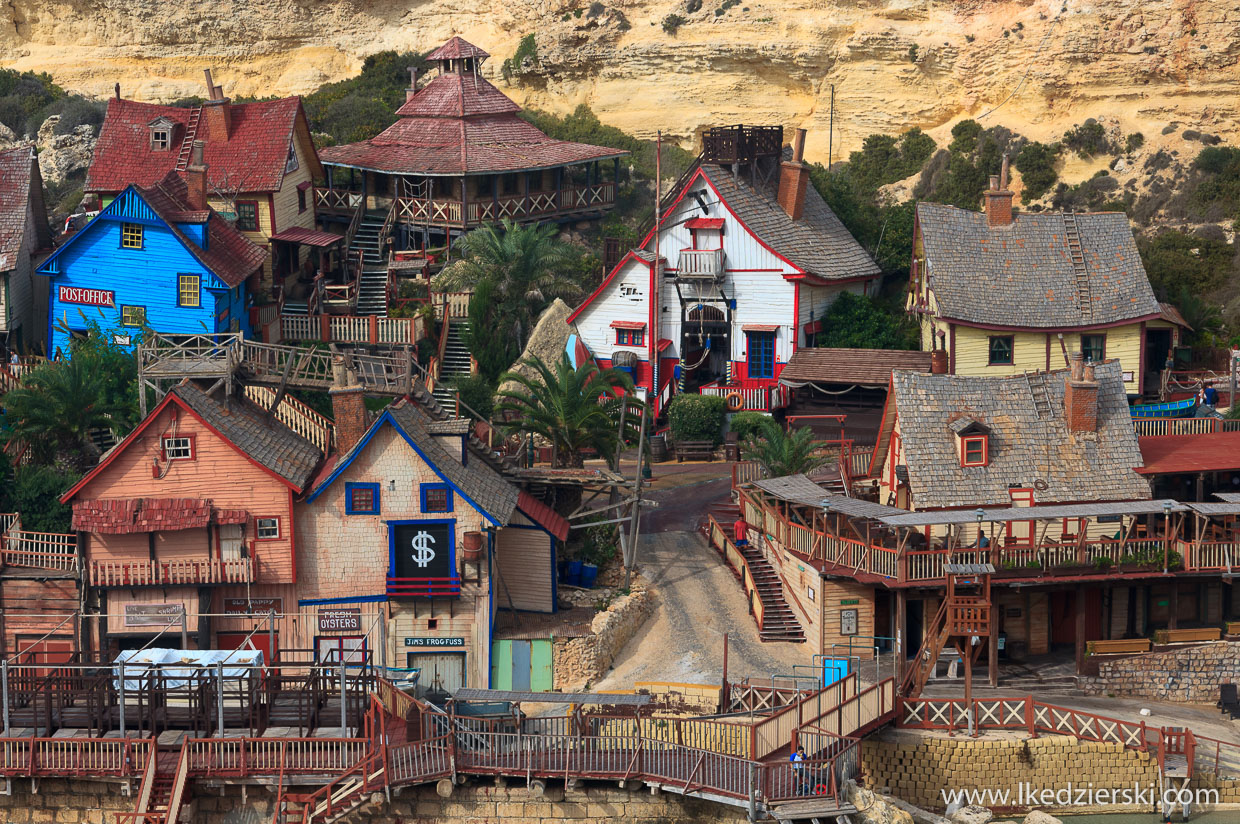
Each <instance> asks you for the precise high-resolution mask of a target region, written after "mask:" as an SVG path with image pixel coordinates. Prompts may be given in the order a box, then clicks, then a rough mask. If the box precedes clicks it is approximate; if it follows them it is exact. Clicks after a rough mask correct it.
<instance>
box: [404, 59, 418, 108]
mask: <svg viewBox="0 0 1240 824" xmlns="http://www.w3.org/2000/svg"><path fill="white" fill-rule="evenodd" d="M407 68H408V69H409V88H407V89H405V102H406V103H408V102H409V101H410V100H413V96H414V95H415V94H417V93H418V67H417V66H408V67H407Z"/></svg>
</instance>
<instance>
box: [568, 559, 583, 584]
mask: <svg viewBox="0 0 1240 824" xmlns="http://www.w3.org/2000/svg"><path fill="white" fill-rule="evenodd" d="M564 583H566V584H572V585H573V586H575V587H576V586H581V561H569V562H568V574H567V575H565V576H564Z"/></svg>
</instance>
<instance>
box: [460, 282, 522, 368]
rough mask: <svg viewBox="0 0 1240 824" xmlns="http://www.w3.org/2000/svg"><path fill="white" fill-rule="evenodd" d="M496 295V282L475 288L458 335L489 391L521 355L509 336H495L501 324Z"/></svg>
mask: <svg viewBox="0 0 1240 824" xmlns="http://www.w3.org/2000/svg"><path fill="white" fill-rule="evenodd" d="M495 292H496V284H495V281H493V280H490V279H489V278H488V279H484V280H482V281H481V282H479V283H478V285H477V286H476V287H475V288H474V293H473V295H472V296H470V298H469V326H468V327H467V328H466V329H464V330H463V332H462V335H461V337H462V339H463V340H464V342H465V345H466V346H468V347H469V352H470V354H471V355H473V356H474V362H475V363H476V364H477V365H478V377H479V378H481V379H482V380H483V381H484V382H485V383H486V384H488V385H489V386H490V387H491V389H494V388H495V385H496V379H497V378H498V377H499V376H500V374H502V373H503V372H506V371H508V369H509V368H511V367H512V364H513V361H515V360H516V359H517V358H518V357H520V355H521V347H520V345H519V343H518V341H517V340H516V339H515V338H514V337H513V336H512V335H497V334H495V330H496V329H499V328H500V327H501V326H502V325H503V323H504V311H503V307H502V306H501V305H500V303H499V301H498V300H497V297H498V296H497V295H496V294H495Z"/></svg>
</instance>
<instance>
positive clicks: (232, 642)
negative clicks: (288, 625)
mask: <svg viewBox="0 0 1240 824" xmlns="http://www.w3.org/2000/svg"><path fill="white" fill-rule="evenodd" d="M216 643H217V644H218V645H219V648H220V649H225V650H227V649H255V650H258V651H259V652H261V653H262V654H263V663H264V664H271V663H272V662H274V661H275V660H276V659H275V657H276V655H277V654H278V653H279V650H280V634H279V633H278V632H273V633H271V634H270V635H268V634H267V631H266V630H265V629H262V628H260V629H259V630H258V631H257V632H255V633H254V634H253V635H250V633H248V632H221V633H220V634H219V636H218V637H217V638H216Z"/></svg>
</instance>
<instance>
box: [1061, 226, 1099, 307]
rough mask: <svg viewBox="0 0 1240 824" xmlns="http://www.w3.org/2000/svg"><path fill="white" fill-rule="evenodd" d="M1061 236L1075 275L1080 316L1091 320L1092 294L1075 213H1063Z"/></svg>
mask: <svg viewBox="0 0 1240 824" xmlns="http://www.w3.org/2000/svg"><path fill="white" fill-rule="evenodd" d="M1063 236H1064V240H1065V241H1066V242H1067V244H1068V255H1069V256H1070V257H1071V258H1072V270H1073V272H1074V273H1075V275H1076V296H1077V302H1078V303H1079V304H1080V309H1081V317H1082V318H1084V319H1085V320H1093V317H1094V305H1093V295H1092V293H1091V292H1090V289H1089V271H1088V270H1087V269H1086V268H1085V254H1084V252H1083V251H1082V249H1081V232H1080V229H1079V228H1078V227H1077V225H1076V214H1075V213H1074V212H1071V211H1066V212H1064V213H1063Z"/></svg>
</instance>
